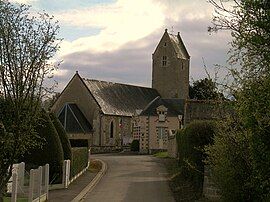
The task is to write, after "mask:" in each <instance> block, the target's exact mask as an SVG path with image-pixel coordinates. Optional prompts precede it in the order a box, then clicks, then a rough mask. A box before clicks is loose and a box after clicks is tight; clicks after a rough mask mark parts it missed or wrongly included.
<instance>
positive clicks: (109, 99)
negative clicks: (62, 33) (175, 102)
mask: <svg viewBox="0 0 270 202" xmlns="http://www.w3.org/2000/svg"><path fill="white" fill-rule="evenodd" d="M82 80H83V82H84V83H85V85H86V87H87V88H88V90H89V91H90V93H91V94H92V95H93V97H94V99H95V100H96V101H97V103H98V105H99V106H100V108H101V110H102V112H103V113H104V114H108V115H119V116H132V115H133V114H134V113H135V110H136V109H144V108H145V106H146V105H147V104H148V103H149V102H151V101H152V100H153V99H154V98H156V97H157V96H159V93H158V92H157V90H155V89H152V88H146V87H140V86H132V85H127V84H120V83H113V82H107V81H98V80H93V79H85V78H83V79H82Z"/></svg>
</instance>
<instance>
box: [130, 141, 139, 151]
mask: <svg viewBox="0 0 270 202" xmlns="http://www.w3.org/2000/svg"><path fill="white" fill-rule="evenodd" d="M130 150H131V151H140V141H139V140H133V141H132V143H131V145H130Z"/></svg>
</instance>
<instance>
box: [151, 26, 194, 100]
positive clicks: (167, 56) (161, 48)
mask: <svg viewBox="0 0 270 202" xmlns="http://www.w3.org/2000/svg"><path fill="white" fill-rule="evenodd" d="M152 60H153V62H152V88H154V89H156V90H157V91H158V92H159V93H160V95H161V97H162V98H180V99H186V98H188V90H189V63H190V57H189V55H188V53H187V51H186V49H185V46H184V44H183V42H182V40H181V37H180V35H179V33H178V35H172V34H169V33H168V32H167V30H166V31H165V33H164V35H163V36H162V38H161V40H160V42H159V44H158V46H157V48H156V50H155V52H154V53H153V55H152Z"/></svg>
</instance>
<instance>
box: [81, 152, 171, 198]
mask: <svg viewBox="0 0 270 202" xmlns="http://www.w3.org/2000/svg"><path fill="white" fill-rule="evenodd" d="M93 158H99V159H101V160H103V161H105V162H106V163H107V165H108V170H107V173H106V174H105V175H104V176H103V178H102V179H101V180H100V182H99V183H98V184H97V186H96V187H95V188H94V189H93V190H92V191H91V192H90V193H88V194H87V195H86V197H85V200H84V201H89V202H90V201H91V202H107V201H108V202H118V201H125V202H133V201H134V202H135V201H136V202H141V201H145V202H151V201H153V202H171V201H174V199H173V195H172V193H171V191H170V189H169V186H168V182H167V179H166V175H167V173H166V169H165V168H164V166H163V165H162V164H161V163H158V161H156V160H155V157H152V156H148V155H124V154H110V155H93Z"/></svg>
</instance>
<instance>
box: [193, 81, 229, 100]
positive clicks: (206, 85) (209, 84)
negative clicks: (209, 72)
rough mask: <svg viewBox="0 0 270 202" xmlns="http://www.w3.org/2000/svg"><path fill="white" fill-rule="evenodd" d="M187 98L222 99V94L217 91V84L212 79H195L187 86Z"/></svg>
mask: <svg viewBox="0 0 270 202" xmlns="http://www.w3.org/2000/svg"><path fill="white" fill-rule="evenodd" d="M189 98H190V99H195V100H217V99H224V95H223V94H222V93H220V92H218V89H217V85H216V83H215V82H214V81H213V80H212V79H208V78H204V79H200V80H197V81H195V82H194V83H193V85H192V86H189Z"/></svg>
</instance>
